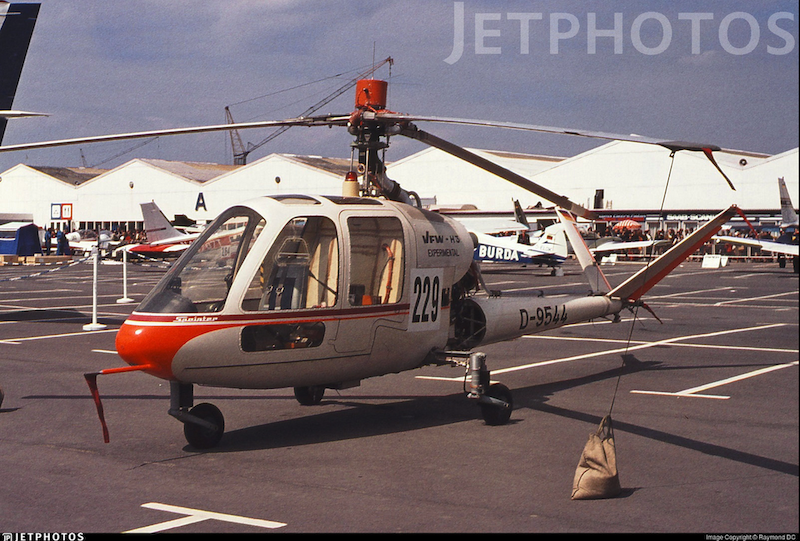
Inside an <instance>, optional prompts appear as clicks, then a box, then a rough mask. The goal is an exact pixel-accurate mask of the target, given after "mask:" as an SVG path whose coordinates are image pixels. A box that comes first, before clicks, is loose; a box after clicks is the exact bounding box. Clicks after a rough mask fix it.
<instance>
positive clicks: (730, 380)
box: [631, 361, 798, 400]
mask: <svg viewBox="0 0 800 541" xmlns="http://www.w3.org/2000/svg"><path fill="white" fill-rule="evenodd" d="M797 364H798V361H794V362H792V363H786V364H776V365H774V366H768V367H766V368H760V369H758V370H753V371H752V372H747V373H746V374H741V375H739V376H733V377H730V378H726V379H721V380H719V381H714V382H712V383H706V384H705V385H700V386H699V387H692V388H691V389H686V390H685V391H678V392H677V393H668V392H664V391H631V393H633V394H652V395H658V396H691V397H696V398H715V399H717V400H727V399H729V398H730V396H723V395H705V394H697V393H699V392H700V391H705V390H707V389H713V388H714V387H721V386H722V385H727V384H729V383H734V382H737V381H741V380H743V379H747V378H752V377H755V376H760V375H761V374H766V373H768V372H772V371H774V370H782V369H784V368H789V367H790V366H797Z"/></svg>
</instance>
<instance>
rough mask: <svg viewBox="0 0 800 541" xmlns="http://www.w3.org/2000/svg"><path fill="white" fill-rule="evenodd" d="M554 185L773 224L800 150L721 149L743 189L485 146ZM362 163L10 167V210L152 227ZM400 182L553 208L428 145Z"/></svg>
mask: <svg viewBox="0 0 800 541" xmlns="http://www.w3.org/2000/svg"><path fill="white" fill-rule="evenodd" d="M473 151H474V152H475V153H477V154H479V155H481V156H483V157H486V158H488V159H491V160H493V161H496V162H497V163H499V164H500V165H502V166H504V167H506V168H508V169H510V170H512V171H515V172H517V173H519V174H521V175H522V176H524V177H527V178H529V179H531V180H532V181H534V182H536V183H539V184H541V185H543V186H545V187H547V188H548V189H550V190H552V191H554V192H556V193H560V194H563V195H566V196H567V197H569V198H570V199H572V200H573V201H575V202H577V203H580V204H582V205H584V206H586V207H588V208H593V209H598V210H600V211H601V213H603V214H604V215H606V216H609V217H613V218H618V217H622V216H636V217H638V218H639V219H640V220H641V221H647V222H651V223H652V221H653V220H656V221H658V220H659V219H660V220H661V224H662V225H664V220H673V221H675V220H677V221H681V222H686V223H688V224H689V226H691V227H693V226H694V225H695V223H696V222H697V221H702V220H703V219H705V218H706V216H707V215H708V214H709V213H716V212H717V211H719V210H720V209H722V208H724V207H726V206H728V205H729V204H731V203H736V204H737V205H739V206H740V207H741V208H742V209H744V210H745V211H747V212H748V215H755V218H756V221H757V222H760V223H762V224H770V223H771V224H775V223H777V222H778V221H779V219H780V212H779V197H778V187H777V179H778V178H779V177H783V178H784V179H785V181H786V183H787V186H788V187H789V190H790V193H791V194H793V197H792V202H793V203H794V204H795V205H797V204H798V199H800V197H797V193H798V149H797V148H795V149H792V150H789V151H787V152H784V153H781V154H778V155H774V156H769V155H764V154H757V153H752V152H717V153H715V156H716V158H717V161H718V162H719V164H720V166H721V167H722V168H723V170H724V171H725V172H726V174H727V175H728V177H730V179H731V181H732V182H733V184H734V186H735V187H736V190H735V191H733V190H731V189H730V188H729V187H728V185H727V183H726V182H725V180H724V179H723V178H722V176H721V175H720V174H719V172H718V171H716V169H715V168H714V167H713V165H712V164H711V163H710V162H709V161H708V160H707V158H706V157H705V156H704V155H703V154H701V153H696V152H686V151H682V152H678V153H676V154H675V156H674V163H673V160H672V158H671V157H670V152H669V151H668V150H666V149H664V148H661V147H656V146H652V145H643V144H639V143H628V142H617V141H615V142H610V143H607V144H605V145H603V146H600V147H597V148H594V149H592V150H589V151H587V152H584V153H582V154H579V155H576V156H573V157H571V158H559V157H551V156H539V155H532V154H520V153H511V152H502V151H490V150H473ZM349 166H350V160H349V158H347V159H340V158H322V157H315V156H300V155H291V154H271V155H269V156H266V157H264V158H262V159H260V160H257V161H254V162H252V163H250V164H247V165H242V166H231V165H219V164H211V163H189V162H178V161H167V160H156V159H133V160H130V161H129V162H126V163H124V164H122V165H120V166H119V167H116V168H114V169H110V170H99V169H86V168H59V167H36V166H31V165H24V164H19V165H16V166H14V167H12V168H10V169H8V170H6V171H4V172H0V214H12V213H28V214H32V215H33V221H34V223H36V224H37V225H40V226H46V225H51V224H52V225H53V226H55V227H56V228H61V229H65V228H66V229H70V230H74V229H112V230H114V229H117V228H120V227H124V228H126V229H129V230H131V229H141V225H142V224H141V222H142V215H141V210H140V207H139V204H140V203H143V202H147V201H155V202H156V203H157V204H158V205H159V207H160V208H161V209H162V210H163V212H164V214H165V215H166V216H167V217H170V218H171V217H173V216H176V215H186V216H188V217H189V218H191V219H194V220H197V221H198V222H200V223H203V222H205V221H207V220H210V219H212V218H213V217H215V216H216V215H217V214H219V213H220V212H221V211H222V210H223V209H224V208H226V207H228V206H230V205H232V204H235V203H237V202H241V201H244V200H247V199H249V198H252V197H256V196H260V195H269V194H279V193H298V192H302V193H318V194H339V193H341V187H342V180H343V178H344V174H345V173H346V172H347V171H348V169H349ZM387 171H388V175H389V177H390V178H392V179H394V180H396V181H398V182H399V183H400V184H401V185H402V186H403V187H404V188H405V189H407V190H413V191H415V192H417V193H418V194H419V195H420V196H421V198H422V199H423V201H426V202H428V203H432V204H433V205H435V206H437V207H440V208H446V207H462V206H465V205H470V206H474V208H476V209H479V210H480V211H483V212H495V213H509V212H511V210H512V200H513V199H519V201H520V203H521V204H522V206H523V208H526V207H535V206H537V205H538V206H544V207H547V206H550V204H549V203H548V202H547V201H541V199H540V198H539V197H538V196H535V195H533V194H531V193H529V192H526V191H524V190H522V189H521V188H518V187H516V186H514V185H512V184H510V183H508V182H507V181H505V180H503V179H500V178H498V177H496V176H494V175H492V174H490V173H487V172H485V171H483V170H481V169H479V168H477V167H475V166H473V165H471V164H468V163H466V162H464V161H462V160H459V159H458V158H455V157H452V156H450V155H448V154H446V153H444V152H442V151H439V150H437V149H434V148H428V149H425V150H422V151H421V152H418V153H416V154H413V155H410V156H408V157H406V158H403V159H401V160H398V161H396V162H394V163H390V164H388V165H387Z"/></svg>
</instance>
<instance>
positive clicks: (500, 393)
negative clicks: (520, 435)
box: [480, 383, 514, 426]
mask: <svg viewBox="0 0 800 541" xmlns="http://www.w3.org/2000/svg"><path fill="white" fill-rule="evenodd" d="M486 395H487V396H490V397H492V398H496V399H497V400H502V401H503V402H505V403H506V404H508V407H503V406H497V405H495V404H480V406H481V414H482V415H483V420H484V422H486V424H487V425H489V426H499V425H504V424H506V423H508V420H509V419H511V410H512V409H514V401H513V398H512V396H511V390H510V389H509V388H508V387H506V386H505V385H503V384H502V383H493V384H492V385H490V386H489V389H488V390H487V391H486Z"/></svg>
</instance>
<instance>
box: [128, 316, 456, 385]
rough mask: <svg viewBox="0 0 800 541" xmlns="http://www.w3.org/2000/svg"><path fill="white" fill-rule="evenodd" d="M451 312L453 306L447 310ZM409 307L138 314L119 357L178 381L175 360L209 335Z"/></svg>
mask: <svg viewBox="0 0 800 541" xmlns="http://www.w3.org/2000/svg"><path fill="white" fill-rule="evenodd" d="M445 309H449V307H445ZM408 311H409V305H408V304H392V305H387V306H380V305H378V306H365V307H357V308H347V309H322V310H313V309H312V310H303V311H292V312H291V313H286V312H285V311H273V312H260V313H252V314H229V315H223V314H145V313H139V312H134V313H133V314H131V316H130V317H129V318H128V319H127V321H125V323H123V325H122V327H120V329H119V332H117V339H116V348H117V353H118V354H119V356H120V357H121V358H122V359H123V360H124V361H125V362H126V363H128V364H130V365H134V366H136V365H150V366H151V367H152V368H150V369H147V370H146V372H148V373H149V374H152V375H154V376H157V377H159V378H163V379H175V376H174V375H173V373H172V359H173V358H174V357H175V354H176V353H177V352H178V350H180V349H181V348H182V347H183V346H184V345H185V344H186V343H188V342H189V341H190V340H192V339H194V338H197V337H198V336H200V335H203V334H205V333H208V332H213V331H217V330H220V329H227V328H231V327H244V326H246V325H275V324H285V323H301V322H310V323H313V322H317V321H331V320H343V319H368V318H379V317H386V316H390V315H404V314H408Z"/></svg>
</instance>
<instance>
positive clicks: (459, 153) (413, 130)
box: [400, 124, 599, 220]
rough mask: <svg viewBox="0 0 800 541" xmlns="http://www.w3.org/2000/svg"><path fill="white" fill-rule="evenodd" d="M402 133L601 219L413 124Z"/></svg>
mask: <svg viewBox="0 0 800 541" xmlns="http://www.w3.org/2000/svg"><path fill="white" fill-rule="evenodd" d="M400 133H401V134H402V135H405V136H406V137H410V138H412V139H416V140H418V141H421V142H423V143H425V144H428V145H430V146H432V147H435V148H438V149H439V150H442V151H444V152H447V153H448V154H451V155H453V156H455V157H457V158H461V159H462V160H464V161H467V162H469V163H471V164H472V165H475V166H477V167H480V168H481V169H483V170H485V171H488V172H490V173H492V174H495V175H497V176H498V177H500V178H504V179H506V180H507V181H509V182H511V183H512V184H515V185H517V186H519V187H520V188H522V189H524V190H527V191H529V192H531V193H534V194H536V195H538V196H540V197H543V198H545V199H547V200H548V201H550V202H551V203H553V204H555V205H558V206H559V207H561V208H563V209H566V210H569V211H570V212H572V213H573V214H577V215H578V216H582V217H583V218H586V219H587V220H597V219H599V217H598V215H597V214H596V213H594V212H592V211H590V210H588V209H585V208H583V207H582V206H580V205H578V204H577V203H573V202H572V201H570V200H569V199H568V198H566V197H564V196H563V195H558V194H557V193H555V192H552V191H550V190H548V189H547V188H545V187H544V186H540V185H539V184H536V183H535V182H532V181H530V180H528V179H527V178H525V177H523V176H522V175H518V174H517V173H515V172H513V171H511V170H509V169H506V168H505V167H502V166H500V165H498V164H496V163H494V162H492V161H490V160H487V159H486V158H482V157H480V156H478V155H477V154H475V153H473V152H470V151H469V150H467V149H465V148H463V147H460V146H458V145H455V144H453V143H450V142H448V141H445V140H444V139H442V138H440V137H437V136H435V135H433V134H430V133H428V132H426V131H423V130H420V129H419V128H417V127H416V126H414V125H413V124H408V125H407V126H404V127H403V128H402V130H401V131H400Z"/></svg>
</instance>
